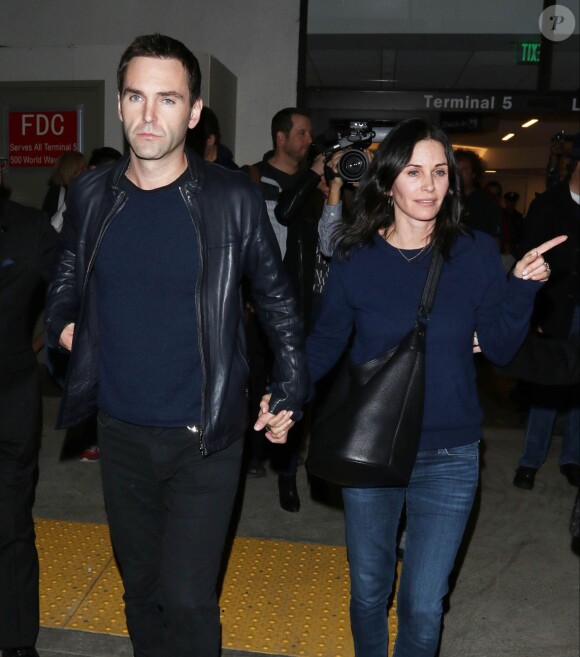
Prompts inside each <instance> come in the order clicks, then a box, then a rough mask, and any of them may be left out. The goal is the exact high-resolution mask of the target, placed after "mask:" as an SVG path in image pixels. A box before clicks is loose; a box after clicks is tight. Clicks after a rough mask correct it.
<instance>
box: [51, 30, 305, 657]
mask: <svg viewBox="0 0 580 657" xmlns="http://www.w3.org/2000/svg"><path fill="white" fill-rule="evenodd" d="M117 77H118V87H119V117H120V119H121V121H122V123H123V129H124V132H125V136H126V138H127V141H128V142H129V145H130V153H129V154H128V155H126V156H125V157H124V158H123V159H122V160H121V161H120V162H119V163H117V164H115V165H113V166H112V167H104V168H99V169H96V170H95V171H92V172H89V173H86V174H84V175H83V176H81V177H80V178H79V179H78V181H76V182H75V184H74V185H73V186H72V187H71V190H70V194H69V198H68V200H67V210H66V214H65V218H64V228H63V233H62V243H61V248H60V254H59V257H58V263H57V268H56V275H55V278H54V280H53V282H52V284H51V286H50V289H49V293H48V300H47V311H46V316H47V320H46V322H47V331H48V334H49V339H50V341H51V342H52V345H53V346H56V345H57V344H60V345H61V346H62V347H64V348H69V349H70V348H71V347H72V351H71V358H70V363H69V367H68V372H67V380H66V383H65V390H64V395H63V402H62V406H61V409H60V414H59V420H58V423H59V426H61V427H62V426H70V425H72V424H75V423H77V422H79V421H80V420H82V419H83V418H85V417H87V416H89V415H90V414H91V413H93V412H94V410H95V409H98V424H99V445H100V451H101V472H102V479H103V489H104V495H105V503H106V508H107V514H108V518H109V524H110V528H111V537H112V542H113V547H114V548H115V552H116V555H117V557H118V559H119V563H120V569H121V572H122V575H123V583H124V587H125V610H126V616H127V624H128V628H129V633H130V635H131V639H132V641H133V647H134V651H135V655H136V656H137V657H169V656H171V657H191V655H196V657H217V655H218V654H219V643H220V638H219V637H220V627H219V607H218V604H217V597H216V583H217V579H218V575H219V570H220V561H221V556H222V551H223V547H224V543H225V539H226V532H227V527H228V523H229V518H230V515H231V510H232V505H233V500H234V496H235V492H236V488H237V483H238V478H239V470H240V462H241V453H242V445H243V441H242V438H243V435H244V432H245V429H246V422H247V407H248V402H247V392H246V385H247V383H246V380H247V376H248V365H247V359H246V356H245V337H244V326H243V320H242V309H243V308H242V298H241V290H240V284H241V281H242V278H243V277H244V276H245V277H247V279H249V281H250V284H251V288H252V293H253V296H254V299H255V301H256V309H257V313H258V315H259V317H260V319H261V321H262V323H263V326H264V330H265V332H266V334H267V335H268V338H269V341H270V344H271V347H272V349H273V351H274V353H275V355H276V359H275V360H276V369H275V376H274V381H273V386H272V397H271V399H270V404H269V412H262V414H261V415H260V417H259V418H258V420H257V421H256V425H255V426H256V428H257V429H258V430H260V429H262V428H264V427H266V429H267V432H266V436H267V437H268V438H269V439H270V440H271V441H272V442H284V441H285V440H286V437H287V433H288V430H289V429H290V428H291V426H292V425H293V423H294V420H296V419H299V417H300V415H301V410H300V409H301V406H302V403H303V400H304V398H305V396H306V394H307V387H308V381H307V373H306V368H305V363H304V353H303V338H302V327H301V325H300V320H299V316H298V312H297V310H296V304H295V301H294V300H293V297H292V293H291V288H290V283H289V281H288V277H287V275H286V274H285V273H284V270H283V267H282V263H281V257H280V251H279V248H278V245H277V242H276V238H275V236H274V233H273V230H272V228H271V226H270V221H269V219H268V215H267V212H266V207H265V204H264V202H263V199H262V197H261V195H260V192H259V190H258V189H256V188H255V186H254V185H253V184H252V183H251V181H250V180H249V179H248V177H247V176H245V175H244V174H243V173H240V172H235V171H229V170H227V169H225V168H223V167H220V166H218V165H215V164H210V163H207V162H204V161H203V160H201V159H199V158H198V157H197V156H196V155H195V154H194V153H193V152H190V151H187V150H185V149H184V141H185V135H186V131H187V129H188V128H193V127H194V126H195V125H196V123H197V121H198V120H199V114H200V111H201V108H202V101H201V98H200V97H199V90H200V77H201V76H200V72H199V66H198V63H197V60H196V59H195V57H194V56H193V54H192V53H191V52H190V51H189V50H188V49H187V48H186V47H185V46H184V45H183V44H181V43H180V42H178V41H175V40H174V39H171V38H169V37H164V36H161V35H158V34H156V35H150V36H143V37H138V38H137V39H136V40H135V41H134V42H133V43H132V44H131V45H130V46H129V48H128V49H127V50H126V51H125V53H124V54H123V56H122V58H121V62H120V64H119V69H118V74H117Z"/></svg>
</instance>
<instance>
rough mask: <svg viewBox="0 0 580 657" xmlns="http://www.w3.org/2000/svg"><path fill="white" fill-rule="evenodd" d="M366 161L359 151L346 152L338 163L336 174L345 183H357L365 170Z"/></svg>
mask: <svg viewBox="0 0 580 657" xmlns="http://www.w3.org/2000/svg"><path fill="white" fill-rule="evenodd" d="M367 164H368V160H367V158H366V157H365V154H364V153H362V152H361V151H357V150H352V151H346V152H345V153H344V155H343V156H342V157H341V158H340V161H339V163H338V173H339V175H340V177H341V178H342V179H343V180H344V181H346V182H358V181H359V180H360V179H361V178H362V175H363V173H364V172H365V171H366V169H367Z"/></svg>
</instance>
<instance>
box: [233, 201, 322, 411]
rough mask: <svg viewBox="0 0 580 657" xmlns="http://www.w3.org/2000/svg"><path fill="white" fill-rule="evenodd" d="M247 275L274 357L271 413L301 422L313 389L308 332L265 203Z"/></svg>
mask: <svg viewBox="0 0 580 657" xmlns="http://www.w3.org/2000/svg"><path fill="white" fill-rule="evenodd" d="M245 273H246V275H247V276H248V278H249V281H250V286H251V292H252V298H253V299H254V303H255V308H256V312H257V313H258V317H259V319H260V322H261V324H262V328H263V329H264V332H265V333H266V335H267V337H268V341H269V344H270V348H271V349H272V352H273V354H274V368H273V382H272V383H273V385H272V397H271V399H270V411H271V412H272V413H278V412H279V411H282V410H291V411H293V413H294V419H296V420H298V419H300V417H301V416H302V411H301V409H302V405H303V404H304V400H305V399H306V396H307V394H308V388H309V381H308V371H307V367H306V356H305V347H304V331H303V327H302V321H301V319H300V313H299V312H298V306H297V303H296V300H295V298H294V295H293V292H292V288H291V284H290V279H289V278H288V275H287V273H286V270H285V269H284V265H283V264H282V260H281V256H280V249H279V247H278V243H277V241H276V237H275V235H274V231H273V230H272V226H271V223H270V220H269V218H268V213H267V210H266V205H265V203H264V202H263V201H261V202H260V207H259V210H257V220H254V223H253V229H252V231H251V234H250V236H249V240H248V245H247V257H246V271H245Z"/></svg>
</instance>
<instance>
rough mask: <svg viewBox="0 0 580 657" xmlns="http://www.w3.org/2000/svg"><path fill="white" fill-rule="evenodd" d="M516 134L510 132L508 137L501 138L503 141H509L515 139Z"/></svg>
mask: <svg viewBox="0 0 580 657" xmlns="http://www.w3.org/2000/svg"><path fill="white" fill-rule="evenodd" d="M515 136H516V133H515V132H508V133H507V135H505V136H504V137H502V138H501V140H502V141H508V139H511V138H512V137H515Z"/></svg>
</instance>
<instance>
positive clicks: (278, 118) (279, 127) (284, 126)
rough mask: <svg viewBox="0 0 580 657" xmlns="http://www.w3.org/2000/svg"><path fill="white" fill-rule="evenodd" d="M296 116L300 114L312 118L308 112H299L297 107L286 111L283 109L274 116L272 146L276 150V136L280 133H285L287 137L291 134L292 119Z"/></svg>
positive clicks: (286, 108)
mask: <svg viewBox="0 0 580 657" xmlns="http://www.w3.org/2000/svg"><path fill="white" fill-rule="evenodd" d="M294 114H299V115H300V116H305V117H306V118H310V117H309V116H308V114H306V112H303V111H302V110H299V109H298V108H297V107H285V108H284V109H281V110H280V111H279V112H276V114H274V118H273V119H272V126H271V132H272V144H273V146H274V150H276V135H277V134H278V133H279V132H283V133H284V134H285V135H286V137H287V136H288V135H289V134H290V130H292V117H293V116H294Z"/></svg>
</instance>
